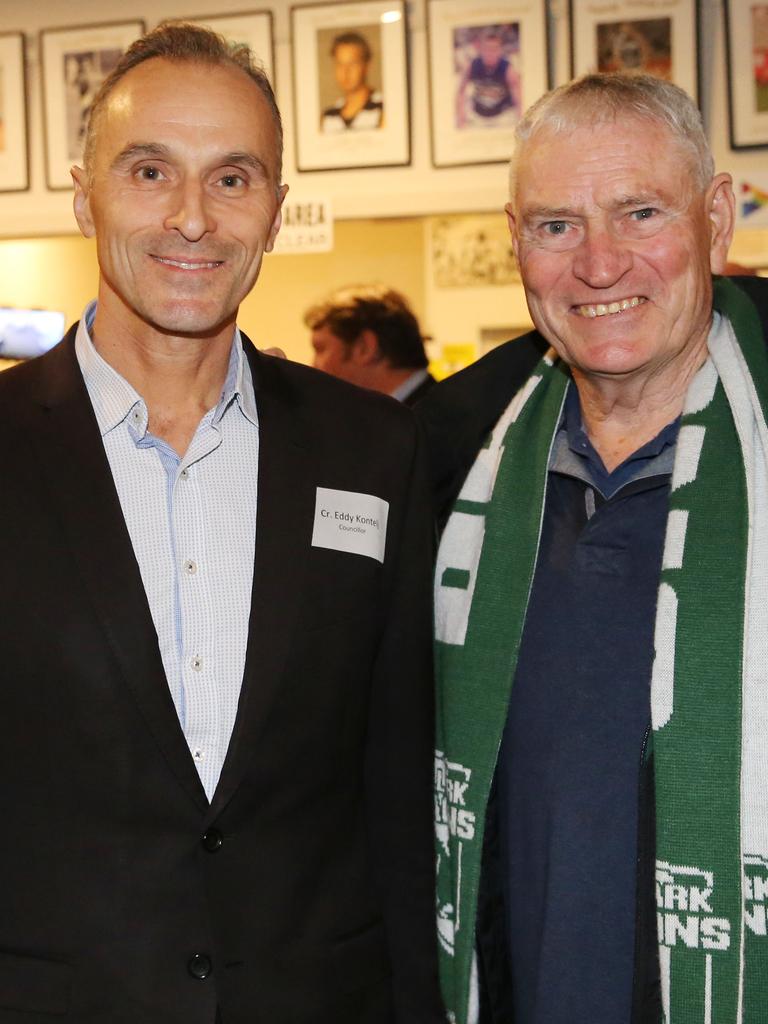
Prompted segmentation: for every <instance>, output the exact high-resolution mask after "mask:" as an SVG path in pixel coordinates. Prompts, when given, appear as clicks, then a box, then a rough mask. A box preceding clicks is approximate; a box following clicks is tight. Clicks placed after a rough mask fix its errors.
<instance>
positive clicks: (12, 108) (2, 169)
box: [0, 32, 29, 192]
mask: <svg viewBox="0 0 768 1024" xmlns="http://www.w3.org/2000/svg"><path fill="white" fill-rule="evenodd" d="M28 188H29V143H28V138H27V67H26V59H25V52H24V36H23V35H22V33H21V32H3V33H0V192H23V191H25V190H26V189H28Z"/></svg>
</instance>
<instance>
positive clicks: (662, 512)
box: [496, 384, 679, 1024]
mask: <svg viewBox="0 0 768 1024" xmlns="http://www.w3.org/2000/svg"><path fill="white" fill-rule="evenodd" d="M678 425H679V424H678V421H675V422H674V423H672V424H670V425H669V426H667V427H666V428H665V429H664V430H662V431H661V433H660V434H659V435H658V436H657V437H656V438H655V439H654V440H653V441H651V442H650V443H648V444H646V445H644V446H643V447H642V448H641V449H639V450H638V451H637V452H635V454H634V455H632V456H630V458H628V459H627V460H625V462H623V463H622V464H621V465H620V466H619V467H617V468H616V469H615V470H614V471H613V472H612V473H608V472H607V471H606V469H605V466H604V465H603V463H602V460H601V459H600V457H599V455H598V454H597V452H596V451H595V449H594V448H593V447H592V445H591V443H590V441H589V439H588V437H587V435H586V433H585V432H584V430H583V429H582V425H581V412H580V408H579V401H578V395H577V392H576V389H575V387H574V386H573V384H571V385H570V387H569V393H568V395H567V397H566V404H565V410H564V417H563V422H562V423H561V426H560V429H559V430H558V433H557V436H556V439H555V444H554V447H553V452H552V457H551V459H550V467H549V476H548V484H547V494H546V503H545V509H544V521H543V526H542V537H541V545H540V550H539V557H538V561H537V564H536V570H535V573H534V579H533V585H532V590H531V596H530V601H529V606H528V612H527V616H526V620H525V628H524V630H523V637H522V644H521V648H520V655H519V659H518V665H517V672H516V676H515V681H514V686H513V688H512V696H511V700H510V707H509V714H508V719H507V724H506V729H505V732H504V737H503V741H502V745H501V750H500V753H499V763H498V769H497V776H496V781H497V787H498V805H497V806H498V827H499V839H500V854H501V864H500V867H501V875H502V885H503V897H504V916H505V925H506V931H507V936H506V938H507V948H508V950H509V955H510V959H511V972H512V998H513V1002H514V1024H628V1022H629V1020H630V1014H631V998H632V974H633V960H634V937H635V895H636V894H635V888H636V860H637V808H638V784H639V772H640V760H641V752H642V748H643V744H644V740H645V735H646V731H647V729H648V726H649V722H650V677H651V666H652V659H653V630H654V622H655V609H656V594H657V589H658V583H659V572H660V568H661V557H662V551H663V545H664V531H665V525H666V518H667V501H668V493H669V479H670V474H671V471H672V463H673V459H674V445H675V441H676V439H677V431H678Z"/></svg>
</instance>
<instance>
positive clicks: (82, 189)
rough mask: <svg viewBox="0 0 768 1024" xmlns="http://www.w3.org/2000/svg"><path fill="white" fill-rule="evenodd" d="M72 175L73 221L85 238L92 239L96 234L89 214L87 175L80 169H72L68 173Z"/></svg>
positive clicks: (89, 195) (89, 202) (89, 194)
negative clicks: (75, 221)
mask: <svg viewBox="0 0 768 1024" xmlns="http://www.w3.org/2000/svg"><path fill="white" fill-rule="evenodd" d="M69 173H70V174H71V175H72V184H73V185H74V186H75V195H74V198H73V200H72V206H73V207H74V211H75V219H76V220H77V223H78V226H79V228H80V230H81V232H82V233H83V235H84V236H85V237H86V238H93V236H94V235H95V234H96V226H95V225H94V223H93V215H92V213H91V191H90V185H89V182H88V175H87V174H86V173H85V171H84V170H83V168H82V167H72V168H71V169H70V172H69Z"/></svg>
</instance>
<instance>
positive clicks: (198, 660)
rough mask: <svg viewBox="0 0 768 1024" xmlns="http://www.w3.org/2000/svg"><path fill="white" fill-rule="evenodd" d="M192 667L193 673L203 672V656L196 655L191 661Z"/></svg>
mask: <svg viewBox="0 0 768 1024" xmlns="http://www.w3.org/2000/svg"><path fill="white" fill-rule="evenodd" d="M190 665H191V666H192V671H193V672H202V669H203V659H202V656H201V655H199V654H195V655H194V656H193V657H192V659H191V661H190Z"/></svg>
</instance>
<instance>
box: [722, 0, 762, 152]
mask: <svg viewBox="0 0 768 1024" xmlns="http://www.w3.org/2000/svg"><path fill="white" fill-rule="evenodd" d="M725 39H726V56H727V61H728V113H729V123H730V134H731V147H732V148H733V149H757V148H758V147H762V146H768V3H765V2H763V3H756V2H755V0H725Z"/></svg>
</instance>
